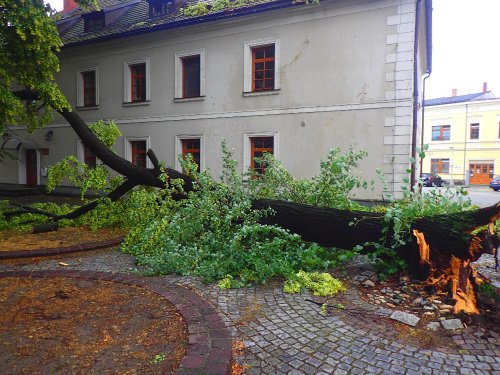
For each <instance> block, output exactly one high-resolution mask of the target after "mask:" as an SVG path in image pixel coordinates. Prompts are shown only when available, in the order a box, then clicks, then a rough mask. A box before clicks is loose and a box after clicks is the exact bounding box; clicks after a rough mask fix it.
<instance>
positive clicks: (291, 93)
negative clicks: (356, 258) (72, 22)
mask: <svg viewBox="0 0 500 375" xmlns="http://www.w3.org/2000/svg"><path fill="white" fill-rule="evenodd" d="M413 3H414V0H382V1H361V0H360V1H347V0H344V1H336V2H324V3H323V2H322V3H321V5H319V6H311V7H306V8H302V9H289V10H282V11H277V12H270V13H269V14H261V15H259V16H258V18H248V19H245V20H243V19H235V20H232V21H229V22H225V23H218V24H217V25H211V24H206V25H202V26H197V27H191V28H188V29H183V30H177V31H165V32H157V33H151V34H145V35H142V36H137V37H134V38H129V39H127V40H119V39H118V40H115V41H112V42H103V43H97V44H95V45H92V46H81V47H78V48H76V47H75V48H67V49H65V50H63V52H62V53H61V55H60V57H61V72H60V73H59V75H58V77H57V79H58V82H59V84H60V86H61V89H62V91H63V92H64V93H65V94H66V95H67V97H68V99H69V100H70V103H72V105H76V72H77V71H78V70H81V69H85V68H86V67H89V66H96V65H97V66H98V67H99V81H100V82H99V94H100V98H99V109H97V110H84V111H80V115H81V116H82V117H83V118H84V119H85V120H87V121H93V120H97V119H100V118H105V119H115V120H116V121H117V122H118V124H119V125H120V127H121V129H122V131H123V133H124V136H134V137H142V136H150V140H151V147H152V148H153V149H154V150H155V152H156V153H157V155H158V157H159V158H160V159H161V160H164V161H165V162H166V163H167V164H169V165H172V166H173V165H174V164H175V139H176V136H178V135H180V134H183V135H186V134H201V135H202V136H203V139H204V145H205V165H206V167H207V168H210V169H211V170H213V171H214V175H218V172H219V168H220V160H221V159H220V156H221V151H220V141H221V139H222V138H226V139H227V140H228V143H229V144H230V146H232V147H234V149H235V157H236V158H237V159H238V160H239V161H240V163H241V162H242V161H243V139H244V134H245V133H246V132H277V133H278V134H279V157H280V159H281V160H282V162H283V164H284V165H285V166H286V167H287V168H289V169H290V170H291V172H292V173H293V174H294V175H296V176H300V177H311V176H312V175H314V174H316V173H317V172H318V171H319V161H320V159H321V158H324V157H326V154H327V152H328V149H329V148H330V147H336V146H339V147H341V148H343V149H344V150H345V149H347V147H348V146H349V144H350V143H353V142H354V143H355V144H356V148H357V149H363V150H366V151H367V152H368V153H369V157H368V158H367V159H365V160H364V161H362V163H361V168H360V170H359V171H357V173H359V174H361V175H362V176H363V177H365V178H367V179H368V180H370V179H376V175H375V169H376V168H377V167H382V166H383V167H384V171H385V172H386V174H387V176H388V180H389V181H390V182H394V186H395V184H396V182H398V181H401V179H402V177H403V173H402V172H403V171H404V169H406V168H407V161H408V158H409V152H410V144H411V141H409V134H410V133H409V132H410V131H411V89H412V87H411V79H412V70H411V69H412V58H413V51H412V48H413V41H412V35H413V31H412V30H411V25H412V22H413V21H412V17H413V16H414V15H413V13H412V12H414V9H413V7H414V5H412V4H413ZM412 9H413V10H412ZM395 16H396V17H397V19H396V18H394V17H395ZM269 37H272V38H277V39H279V41H280V55H281V77H280V78H281V90H280V92H279V94H277V95H266V96H256V97H244V96H243V95H242V92H243V46H244V43H245V42H247V41H251V40H256V39H262V38H269ZM198 49H204V51H205V72H206V82H205V91H206V97H205V100H203V101H196V102H183V103H176V102H174V100H173V99H174V96H175V90H174V88H175V80H174V78H175V71H174V68H175V64H174V63H175V54H176V53H179V52H182V51H189V50H198ZM142 58H149V59H150V67H151V80H150V82H151V85H150V86H151V87H150V90H151V103H150V104H149V105H146V106H134V107H124V106H123V85H124V83H123V80H124V78H123V63H124V62H126V61H131V60H136V59H142ZM303 122H305V126H302V123H303ZM52 129H53V130H54V137H53V139H52V140H51V141H50V145H49V147H50V155H49V156H47V157H43V159H42V160H41V164H42V166H46V165H50V164H53V163H55V162H56V161H57V160H60V159H61V158H62V157H63V156H64V155H66V154H70V153H73V154H74V153H76V136H75V135H74V133H73V132H72V131H71V129H69V128H67V126H66V125H65V124H64V122H63V121H62V119H56V121H55V122H54V125H52ZM37 137H38V139H40V137H41V135H37V134H35V138H37ZM123 145H124V141H123V140H119V141H118V142H117V145H116V152H117V153H118V154H119V155H122V156H123V155H124V147H123ZM0 168H2V167H1V166H0ZM10 179H11V176H10V175H9V176H8V177H6V178H4V177H3V174H2V173H0V182H10V181H8V180H10ZM42 183H43V180H42ZM395 189H396V190H397V188H395ZM359 196H360V197H362V198H377V197H380V189H376V190H375V191H374V192H372V191H368V192H362V193H360V195H359Z"/></svg>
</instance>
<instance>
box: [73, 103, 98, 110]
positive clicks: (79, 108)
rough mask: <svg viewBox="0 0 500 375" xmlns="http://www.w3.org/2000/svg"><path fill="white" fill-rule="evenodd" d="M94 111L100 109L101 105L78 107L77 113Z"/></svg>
mask: <svg viewBox="0 0 500 375" xmlns="http://www.w3.org/2000/svg"><path fill="white" fill-rule="evenodd" d="M93 109H99V104H98V105H89V106H88V107H76V110H77V111H91V110H93Z"/></svg>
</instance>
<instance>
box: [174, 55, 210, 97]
mask: <svg viewBox="0 0 500 375" xmlns="http://www.w3.org/2000/svg"><path fill="white" fill-rule="evenodd" d="M204 96H205V50H204V49H199V50H196V51H186V52H179V53H176V54H175V101H179V102H183V101H193V100H203V99H204Z"/></svg>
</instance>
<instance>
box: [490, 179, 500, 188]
mask: <svg viewBox="0 0 500 375" xmlns="http://www.w3.org/2000/svg"><path fill="white" fill-rule="evenodd" d="M490 188H492V189H493V190H495V191H498V190H500V177H495V178H494V179H493V180H491V181H490Z"/></svg>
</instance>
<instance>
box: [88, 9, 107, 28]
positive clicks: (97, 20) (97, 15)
mask: <svg viewBox="0 0 500 375" xmlns="http://www.w3.org/2000/svg"><path fill="white" fill-rule="evenodd" d="M83 20H84V27H83V31H84V32H86V33H90V32H93V31H99V30H102V29H104V26H105V25H106V21H105V18H104V12H103V11H99V12H92V13H87V14H84V15H83Z"/></svg>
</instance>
